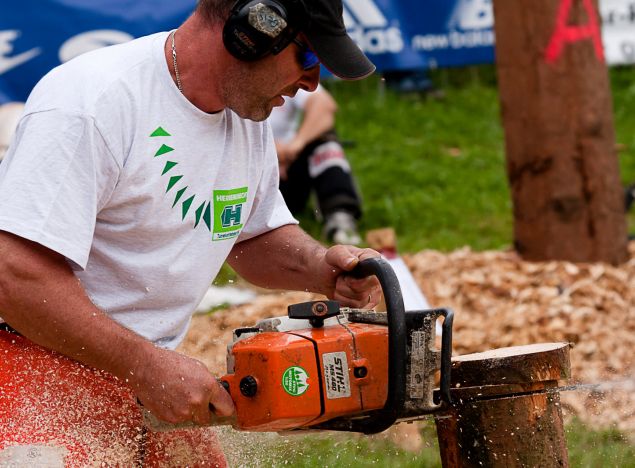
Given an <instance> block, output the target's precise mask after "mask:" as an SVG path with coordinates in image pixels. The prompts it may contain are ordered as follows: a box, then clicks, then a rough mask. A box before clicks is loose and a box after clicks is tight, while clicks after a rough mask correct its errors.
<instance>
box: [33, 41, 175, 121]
mask: <svg viewBox="0 0 635 468" xmlns="http://www.w3.org/2000/svg"><path fill="white" fill-rule="evenodd" d="M165 34H167V33H158V34H153V35H150V36H144V37H141V38H138V39H134V40H132V41H130V42H126V43H123V44H117V45H112V46H109V47H103V48H100V49H96V50H93V51H90V52H86V53H84V54H81V55H79V56H77V57H75V58H73V59H71V60H70V61H68V62H66V63H64V64H62V65H60V66H58V67H56V68H54V69H53V70H51V71H50V72H49V73H47V74H46V75H45V76H44V77H43V78H42V79H41V80H40V82H39V83H38V84H37V85H36V87H35V88H34V89H33V92H32V93H31V96H30V97H29V103H28V104H27V106H28V107H35V108H38V107H39V108H46V107H53V108H65V107H77V106H79V107H85V108H86V109H88V108H90V107H91V106H92V105H93V104H94V103H96V102H97V101H99V100H100V99H101V98H102V96H103V94H104V93H109V95H110V96H111V97H112V96H113V95H116V93H114V94H113V92H112V91H113V90H116V89H118V88H122V87H125V86H126V84H127V83H133V82H134V80H138V79H139V76H140V75H144V76H146V77H147V78H148V79H150V77H151V76H152V73H151V71H150V69H151V68H152V67H154V66H155V60H156V53H155V48H156V47H160V45H159V42H160V40H161V37H162V36H164V35H165ZM29 104H30V105H29Z"/></svg>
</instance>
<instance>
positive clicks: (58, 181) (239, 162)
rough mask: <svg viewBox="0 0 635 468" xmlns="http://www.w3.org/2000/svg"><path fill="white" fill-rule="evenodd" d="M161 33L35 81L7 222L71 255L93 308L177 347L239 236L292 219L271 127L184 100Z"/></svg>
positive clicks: (9, 178) (16, 151) (13, 168)
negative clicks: (206, 110)
mask: <svg viewBox="0 0 635 468" xmlns="http://www.w3.org/2000/svg"><path fill="white" fill-rule="evenodd" d="M167 34H168V33H165V32H164V33H159V34H154V35H152V36H147V37H144V38H140V39H137V40H134V41H132V42H129V43H127V44H122V45H117V46H113V47H108V48H104V49H100V50H97V51H94V52H89V53H87V54H84V55H81V56H79V57H77V58H76V59H74V60H72V61H70V62H68V63H66V64H65V65H62V66H60V67H58V68H56V69H54V70H52V71H51V72H50V73H49V74H48V75H47V76H45V77H44V78H43V79H42V81H41V82H40V83H39V84H38V85H37V86H36V88H35V89H34V90H33V92H32V94H31V96H30V97H29V100H28V102H27V105H26V108H25V116H24V118H23V119H22V120H21V122H20V124H19V125H18V128H17V131H16V138H15V140H14V141H15V143H14V144H13V145H12V146H11V148H10V149H9V151H8V153H7V156H6V158H5V160H4V161H3V162H2V164H1V165H0V230H4V231H8V232H11V233H14V234H16V235H18V236H21V237H23V238H26V239H30V240H32V241H35V242H37V243H39V244H42V245H44V246H46V247H48V248H49V249H52V250H54V251H56V252H59V253H60V254H62V255H64V256H65V257H66V258H67V259H68V260H69V263H70V265H71V266H72V267H73V269H74V270H75V274H76V275H77V277H78V278H79V279H80V280H81V283H82V285H83V286H84V288H85V289H86V291H87V293H88V295H89V297H90V298H91V300H92V301H93V303H94V304H95V305H96V306H98V307H99V308H100V309H102V310H103V311H105V312H106V313H107V314H109V315H110V316H111V317H112V318H113V319H114V320H116V321H117V322H119V323H121V324H122V325H124V326H126V327H127V328H130V329H132V330H134V331H135V332H137V333H139V334H140V335H142V336H144V337H146V338H147V339H149V340H151V341H153V342H155V343H156V344H157V345H159V346H162V347H166V348H174V347H176V346H177V345H178V343H179V342H180V341H181V339H182V338H183V336H184V335H185V332H186V330H187V327H188V324H189V321H190V319H191V314H192V311H193V310H194V309H195V307H196V305H197V304H198V303H199V302H200V300H201V298H202V297H203V295H204V294H205V292H206V290H207V288H208V287H209V285H210V283H211V282H212V280H213V279H214V277H215V276H216V274H217V273H218V271H219V269H220V267H221V266H222V264H223V262H224V261H225V259H226V257H227V256H228V254H229V252H230V250H231V248H232V247H233V246H234V244H235V243H236V242H240V241H243V240H246V239H249V238H252V237H255V236H258V235H260V234H263V233H265V232H267V231H270V230H272V229H275V228H277V227H280V226H282V225H285V224H293V223H296V221H295V220H294V219H293V217H292V216H291V214H290V213H289V211H288V209H287V208H286V205H285V204H284V201H283V199H282V196H281V195H280V192H279V191H278V172H277V158H276V154H275V147H274V144H273V138H272V135H271V132H270V130H269V127H268V125H267V124H266V123H256V122H252V121H249V120H244V119H241V118H239V117H238V116H237V115H236V114H234V113H233V112H231V111H229V110H224V111H222V112H219V113H217V114H206V113H204V112H202V111H201V110H199V109H198V108H196V107H195V106H194V105H192V104H191V103H190V102H189V101H188V100H187V99H185V97H183V96H182V95H181V93H180V92H179V91H178V89H177V88H176V86H175V85H174V83H173V81H172V78H171V76H170V74H169V71H168V67H167V63H166V60H165V58H164V52H163V50H164V48H163V47H164V44H165V40H166V38H167Z"/></svg>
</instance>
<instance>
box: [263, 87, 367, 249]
mask: <svg viewBox="0 0 635 468" xmlns="http://www.w3.org/2000/svg"><path fill="white" fill-rule="evenodd" d="M336 112H337V103H336V102H335V100H334V99H333V97H332V96H331V95H330V94H329V92H328V91H327V90H326V89H324V87H322V86H318V88H317V89H316V90H315V91H314V92H308V91H305V90H302V89H301V90H299V91H298V93H297V94H296V95H295V96H294V97H289V96H285V98H284V105H282V106H280V107H276V108H275V109H274V110H273V111H272V113H271V116H270V117H269V122H270V123H271V128H272V130H273V134H274V138H275V141H276V151H277V152H278V164H279V166H280V191H281V192H282V196H283V197H284V200H285V202H286V203H287V206H288V207H289V209H290V210H291V213H293V214H294V215H296V214H298V213H300V212H302V211H303V210H304V209H305V207H306V205H307V202H308V200H309V197H310V195H311V193H312V192H313V193H315V198H316V201H317V205H318V209H319V213H320V216H321V217H322V218H323V223H324V226H323V236H324V237H325V238H326V239H327V240H328V241H329V242H334V243H342V244H359V243H360V242H361V238H360V236H359V233H358V231H357V220H358V219H359V218H360V216H361V214H362V209H361V199H360V196H359V193H358V190H357V188H356V185H355V181H354V179H353V175H352V173H351V166H350V164H349V162H348V160H347V159H346V155H345V154H344V149H343V148H342V145H341V143H340V141H339V140H338V138H337V134H336V133H335V113H336Z"/></svg>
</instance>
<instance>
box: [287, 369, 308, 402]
mask: <svg viewBox="0 0 635 468" xmlns="http://www.w3.org/2000/svg"><path fill="white" fill-rule="evenodd" d="M308 380H309V374H307V373H306V371H305V370H304V369H302V368H301V367H298V366H293V367H289V368H288V369H287V370H286V371H284V374H282V388H284V390H285V391H286V392H287V393H288V394H289V395H291V396H300V395H302V394H303V393H304V392H306V391H307V390H308V388H309V384H308V383H307V381H308Z"/></svg>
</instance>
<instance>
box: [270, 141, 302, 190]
mask: <svg viewBox="0 0 635 468" xmlns="http://www.w3.org/2000/svg"><path fill="white" fill-rule="evenodd" d="M303 148H304V143H303V142H302V141H301V140H299V139H297V138H296V139H293V140H291V141H289V142H287V143H285V142H281V141H276V152H277V153H278V170H279V172H280V180H287V170H288V169H289V167H290V166H291V164H293V161H295V160H296V159H298V155H299V154H300V152H301V151H302V149H303Z"/></svg>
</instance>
